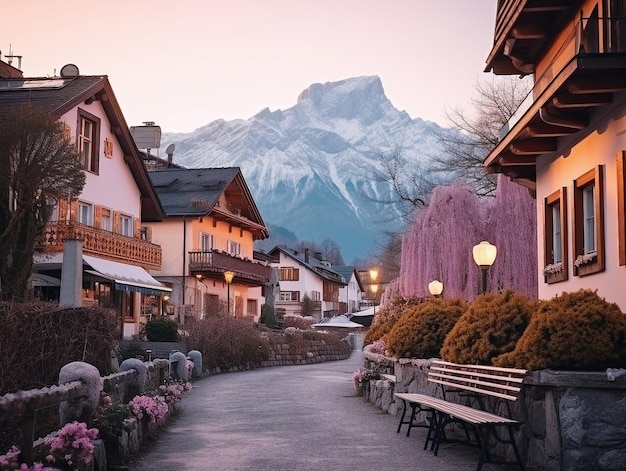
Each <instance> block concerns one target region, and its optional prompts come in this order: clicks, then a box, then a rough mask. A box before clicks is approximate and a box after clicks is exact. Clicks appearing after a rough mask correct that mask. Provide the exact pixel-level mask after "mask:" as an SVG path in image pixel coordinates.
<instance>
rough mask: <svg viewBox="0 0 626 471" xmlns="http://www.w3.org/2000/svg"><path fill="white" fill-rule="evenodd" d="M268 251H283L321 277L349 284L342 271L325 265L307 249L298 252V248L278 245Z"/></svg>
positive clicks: (271, 252)
mask: <svg viewBox="0 0 626 471" xmlns="http://www.w3.org/2000/svg"><path fill="white" fill-rule="evenodd" d="M268 253H269V255H272V256H274V255H276V254H278V253H282V254H284V255H285V256H287V257H289V258H291V259H293V260H295V261H296V262H298V264H300V265H301V266H303V267H305V268H307V269H308V270H310V271H312V272H313V273H315V274H317V275H318V276H320V277H321V278H324V279H326V280H328V281H332V282H333V283H338V284H340V285H343V286H345V285H347V284H348V283H347V282H346V280H345V278H344V277H343V276H342V275H341V274H340V273H338V272H337V271H335V269H334V268H331V267H329V266H327V265H325V264H324V263H323V262H322V261H321V260H319V259H317V258H315V257H313V256H311V255H309V254H308V253H307V252H306V251H305V252H298V251H297V250H293V249H288V248H287V247H283V246H280V245H277V246H276V247H274V248H273V249H272V250H270V251H269V252H268Z"/></svg>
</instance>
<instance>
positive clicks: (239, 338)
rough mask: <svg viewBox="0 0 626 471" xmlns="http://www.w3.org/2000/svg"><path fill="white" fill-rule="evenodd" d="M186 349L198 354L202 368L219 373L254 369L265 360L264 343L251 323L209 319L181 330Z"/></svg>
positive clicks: (220, 318) (215, 318) (229, 318)
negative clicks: (184, 338) (185, 337)
mask: <svg viewBox="0 0 626 471" xmlns="http://www.w3.org/2000/svg"><path fill="white" fill-rule="evenodd" d="M185 327H186V329H187V330H188V331H189V337H188V339H187V345H188V346H189V349H190V350H198V351H200V352H201V353H202V363H203V366H204V367H205V368H209V369H211V370H214V369H216V368H219V369H220V370H222V371H229V370H233V369H242V368H243V369H245V368H254V367H257V366H259V365H260V364H261V362H262V361H263V360H265V359H267V343H266V342H265V341H264V339H263V338H262V336H261V332H260V330H259V329H258V328H256V327H255V326H254V324H252V323H251V322H249V321H247V320H243V319H236V318H234V317H219V316H212V317H207V318H205V319H201V320H197V321H193V322H192V323H191V324H190V325H187V326H185Z"/></svg>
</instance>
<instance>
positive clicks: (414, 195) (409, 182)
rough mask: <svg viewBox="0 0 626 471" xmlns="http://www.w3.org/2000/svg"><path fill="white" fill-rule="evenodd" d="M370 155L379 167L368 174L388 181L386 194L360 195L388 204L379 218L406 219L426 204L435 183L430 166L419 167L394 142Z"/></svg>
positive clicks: (374, 179)
mask: <svg viewBox="0 0 626 471" xmlns="http://www.w3.org/2000/svg"><path fill="white" fill-rule="evenodd" d="M374 155H375V156H376V157H377V160H378V162H379V165H380V169H374V170H373V171H372V174H371V176H369V177H368V178H369V179H370V180H372V181H374V182H377V183H384V184H385V185H388V186H389V188H390V189H391V192H390V193H389V194H388V195H376V196H371V195H363V197H364V198H366V199H368V200H370V201H373V202H375V203H379V204H382V205H385V206H388V207H389V208H390V210H389V211H386V212H385V216H384V219H385V220H383V221H381V222H389V221H391V220H393V219H397V218H400V219H402V220H405V221H406V220H409V219H410V217H411V215H412V214H413V213H415V212H416V211H418V210H420V209H421V208H423V207H424V206H426V204H427V202H428V198H429V195H430V192H431V191H432V189H433V188H434V186H435V185H436V183H435V182H433V181H432V180H431V178H430V177H431V176H432V175H431V172H430V169H427V168H420V167H419V166H417V165H416V164H415V161H411V160H409V159H408V158H407V156H406V153H405V151H404V149H403V147H402V146H401V145H400V144H394V145H392V146H391V147H389V148H388V149H377V150H375V151H374Z"/></svg>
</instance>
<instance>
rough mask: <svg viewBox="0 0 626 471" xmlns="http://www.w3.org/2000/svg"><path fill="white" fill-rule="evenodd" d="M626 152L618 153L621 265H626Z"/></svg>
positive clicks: (618, 217) (618, 219) (618, 223)
mask: <svg viewBox="0 0 626 471" xmlns="http://www.w3.org/2000/svg"><path fill="white" fill-rule="evenodd" d="M625 164H626V150H623V151H621V152H618V153H617V172H616V173H617V226H618V235H619V237H618V239H619V264H620V265H626V190H625V188H626V174H625V173H624V167H625Z"/></svg>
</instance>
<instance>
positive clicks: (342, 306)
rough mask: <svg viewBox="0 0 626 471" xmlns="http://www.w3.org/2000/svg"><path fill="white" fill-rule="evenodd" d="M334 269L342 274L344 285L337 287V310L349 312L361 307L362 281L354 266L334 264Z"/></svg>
mask: <svg viewBox="0 0 626 471" xmlns="http://www.w3.org/2000/svg"><path fill="white" fill-rule="evenodd" d="M332 268H333V270H334V271H336V272H337V273H339V274H340V275H341V276H343V279H344V280H345V281H346V283H347V284H346V286H343V287H341V288H339V312H340V313H341V314H351V313H353V312H356V311H359V310H360V309H361V301H362V297H363V291H364V289H363V283H362V282H361V277H360V276H359V272H358V271H357V269H356V268H355V267H354V266H348V265H346V266H334V267H332Z"/></svg>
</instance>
